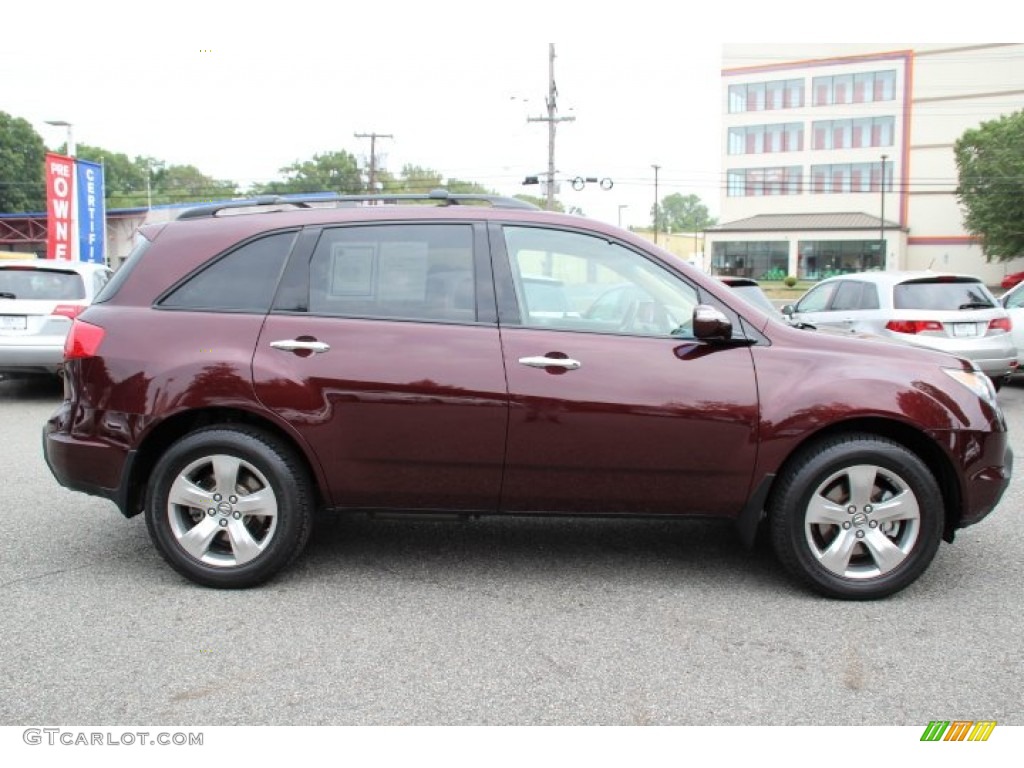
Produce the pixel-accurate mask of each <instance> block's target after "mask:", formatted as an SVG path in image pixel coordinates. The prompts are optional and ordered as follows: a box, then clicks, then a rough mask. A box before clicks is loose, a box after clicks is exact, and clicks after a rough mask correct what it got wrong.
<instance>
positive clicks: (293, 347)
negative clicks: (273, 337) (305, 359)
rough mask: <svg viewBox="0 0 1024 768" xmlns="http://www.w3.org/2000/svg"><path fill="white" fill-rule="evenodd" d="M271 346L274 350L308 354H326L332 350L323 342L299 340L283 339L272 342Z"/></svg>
mask: <svg viewBox="0 0 1024 768" xmlns="http://www.w3.org/2000/svg"><path fill="white" fill-rule="evenodd" d="M270 346H272V347H273V348H274V349H283V350H285V351H287V352H298V351H300V350H305V351H307V352H326V351H327V350H329V349H330V348H331V345H330V344H325V343H324V342H322V341H299V340H298V339H282V340H281V341H272V342H270Z"/></svg>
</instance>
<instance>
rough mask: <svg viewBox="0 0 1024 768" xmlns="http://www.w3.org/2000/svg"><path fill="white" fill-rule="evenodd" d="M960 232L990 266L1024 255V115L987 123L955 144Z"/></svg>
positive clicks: (973, 129) (1020, 114) (967, 133)
mask: <svg viewBox="0 0 1024 768" xmlns="http://www.w3.org/2000/svg"><path fill="white" fill-rule="evenodd" d="M953 152H954V155H955V156H956V167H957V172H958V174H959V185H958V186H957V198H958V199H959V201H960V204H961V205H962V206H963V208H964V227H965V228H966V229H967V231H968V232H970V233H971V234H972V235H975V236H976V237H979V238H981V249H982V253H984V254H985V258H986V259H987V260H988V261H993V260H996V261H1008V260H1010V259H1013V258H1016V257H1018V256H1024V112H1014V113H1013V114H1011V115H1004V116H1003V117H1001V118H999V119H998V120H989V121H987V122H984V123H982V124H981V125H980V126H979V127H978V128H971V129H969V130H967V131H965V132H964V134H963V136H961V137H960V138H959V139H957V141H956V143H955V144H954V145H953Z"/></svg>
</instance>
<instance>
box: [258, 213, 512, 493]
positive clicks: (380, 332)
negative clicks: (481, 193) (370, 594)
mask: <svg viewBox="0 0 1024 768" xmlns="http://www.w3.org/2000/svg"><path fill="white" fill-rule="evenodd" d="M482 226H483V225H474V224H471V223H458V222H456V223H451V222H443V223H423V222H420V223H382V224H374V225H360V226H357V225H352V226H339V227H330V228H325V229H323V230H322V231H321V230H319V229H308V230H306V231H304V232H303V234H302V236H301V237H300V240H299V244H298V245H297V246H296V248H295V251H294V252H293V255H292V258H291V259H290V261H289V264H288V267H287V269H286V272H285V276H284V278H283V281H282V287H281V289H280V290H279V292H278V296H277V298H276V300H275V304H274V308H273V310H272V312H271V313H270V315H269V316H268V317H267V319H266V323H265V325H264V327H263V330H262V333H261V334H260V339H259V343H258V344H257V348H256V352H255V355H254V357H253V378H254V381H255V387H256V392H257V395H258V397H259V398H260V400H261V401H262V402H263V403H264V404H265V405H266V406H267V407H268V408H271V409H273V410H274V411H275V412H276V413H278V414H279V415H280V417H281V418H283V419H285V420H286V421H287V422H288V423H290V424H291V425H292V426H293V427H294V429H295V430H297V431H298V432H299V433H300V434H301V435H302V437H303V439H304V440H305V441H306V442H307V444H308V445H309V446H310V447H311V449H312V451H313V452H314V453H315V455H316V457H317V458H318V460H319V462H320V464H321V467H322V470H323V475H324V476H325V477H326V482H327V485H328V488H329V494H330V499H328V504H329V505H333V506H335V507H339V508H376V509H380V508H383V509H404V510H456V511H467V512H469V511H473V512H475V511H485V512H486V511H494V510H495V509H496V508H497V503H498V494H499V489H500V485H501V472H502V463H503V459H504V451H505V434H506V426H507V418H508V417H507V410H508V408H507V393H506V388H505V373H504V367H503V362H502V356H501V345H500V339H499V336H498V328H497V322H496V319H497V318H496V310H495V304H494V294H493V281H492V280H491V275H490V263H489V258H488V255H487V249H486V233H485V231H484V230H483V229H482Z"/></svg>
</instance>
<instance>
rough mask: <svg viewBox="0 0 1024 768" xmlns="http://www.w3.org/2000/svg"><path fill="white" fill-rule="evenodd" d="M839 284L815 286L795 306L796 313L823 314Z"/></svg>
mask: <svg viewBox="0 0 1024 768" xmlns="http://www.w3.org/2000/svg"><path fill="white" fill-rule="evenodd" d="M839 285H840V283H839V282H835V283H824V284H822V285H816V286H814V287H813V288H811V290H810V291H808V292H807V295H806V296H804V297H803V298H802V299H800V301H799V302H798V303H797V305H796V311H797V312H824V311H825V310H827V309H828V307H829V304H830V303H831V301H832V296H833V294H834V293H835V292H836V288H838V287H839Z"/></svg>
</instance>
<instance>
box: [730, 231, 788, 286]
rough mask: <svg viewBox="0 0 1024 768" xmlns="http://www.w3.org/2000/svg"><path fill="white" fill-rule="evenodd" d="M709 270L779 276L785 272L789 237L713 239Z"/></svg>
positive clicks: (761, 277)
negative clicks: (774, 238) (716, 241)
mask: <svg viewBox="0 0 1024 768" xmlns="http://www.w3.org/2000/svg"><path fill="white" fill-rule="evenodd" d="M711 274H713V275H733V276H737V277H752V278H754V279H755V280H782V279H783V278H785V277H786V275H788V274H789V241H788V240H781V241H779V240H767V241H765V240H761V241H756V242H735V243H713V244H712V247H711Z"/></svg>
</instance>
